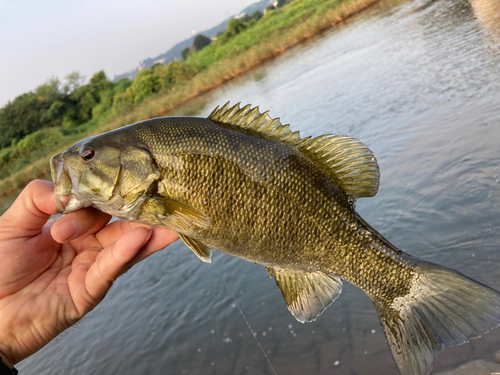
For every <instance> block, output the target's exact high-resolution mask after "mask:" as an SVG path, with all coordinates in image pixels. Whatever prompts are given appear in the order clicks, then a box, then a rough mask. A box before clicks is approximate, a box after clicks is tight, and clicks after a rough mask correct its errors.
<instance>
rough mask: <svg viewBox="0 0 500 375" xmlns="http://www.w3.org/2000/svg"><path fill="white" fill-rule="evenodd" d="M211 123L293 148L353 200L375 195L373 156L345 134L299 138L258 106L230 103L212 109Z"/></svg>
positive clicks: (376, 176)
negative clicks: (227, 125) (228, 125)
mask: <svg viewBox="0 0 500 375" xmlns="http://www.w3.org/2000/svg"><path fill="white" fill-rule="evenodd" d="M208 118H209V119H210V120H213V121H216V122H219V123H223V124H230V125H233V126H238V127H240V128H242V129H250V130H253V131H256V132H259V133H261V134H264V135H266V136H268V137H270V138H273V139H275V140H277V141H280V142H283V143H287V144H289V145H291V146H293V147H295V148H296V149H297V150H298V151H300V152H301V153H302V154H303V155H304V156H305V157H307V158H308V159H309V160H311V161H312V162H313V163H315V164H316V165H317V166H318V167H320V168H321V169H322V170H323V171H324V172H326V173H327V174H328V175H329V176H330V177H331V178H333V179H334V180H335V181H336V182H337V183H338V184H339V185H340V186H341V187H342V189H344V191H345V192H346V194H347V195H349V196H350V197H352V198H361V197H373V196H375V195H376V194H377V191H378V186H379V180H380V172H379V168H378V164H377V160H376V159H375V156H374V155H373V153H372V152H371V151H370V149H369V148H368V147H366V146H365V145H364V144H363V143H361V142H360V141H358V140H357V139H354V138H351V137H348V136H344V135H322V136H320V137H317V138H311V137H307V138H304V139H302V138H301V137H300V135H299V132H298V131H296V132H292V131H291V130H290V125H282V124H281V122H280V121H279V118H275V119H272V118H271V117H270V116H269V114H268V112H264V113H260V111H259V107H255V108H251V105H246V106H244V107H243V108H240V105H239V103H238V104H236V105H234V106H233V107H230V106H229V102H228V103H226V104H225V105H223V106H222V108H219V107H217V108H215V109H214V110H213V111H212V113H211V114H210V116H208Z"/></svg>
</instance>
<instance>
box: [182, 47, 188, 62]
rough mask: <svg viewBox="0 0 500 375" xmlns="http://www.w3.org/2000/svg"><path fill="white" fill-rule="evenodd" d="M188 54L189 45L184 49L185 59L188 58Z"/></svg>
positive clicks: (183, 56)
mask: <svg viewBox="0 0 500 375" xmlns="http://www.w3.org/2000/svg"><path fill="white" fill-rule="evenodd" d="M188 55H189V47H186V48H184V49H183V50H182V58H183V59H184V60H187V58H188Z"/></svg>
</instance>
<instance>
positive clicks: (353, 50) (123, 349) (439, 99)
mask: <svg viewBox="0 0 500 375" xmlns="http://www.w3.org/2000/svg"><path fill="white" fill-rule="evenodd" d="M499 14H500V6H499V5H498V2H496V0H471V2H470V3H469V2H468V1H466V0H437V1H436V0H432V1H424V0H416V1H407V2H401V1H400V2H398V1H395V2H392V3H391V2H382V3H379V4H378V5H376V6H375V7H372V8H371V9H369V10H367V11H365V12H363V13H362V14H360V15H359V16H357V17H355V18H353V19H351V20H349V21H348V22H346V23H345V24H343V25H341V26H340V27H337V28H335V29H332V30H330V31H328V32H327V33H325V34H323V35H322V36H320V37H317V38H315V39H314V40H312V41H310V42H308V43H307V44H304V45H301V46H299V47H296V48H294V49H292V50H290V51H288V52H287V53H285V54H284V55H282V56H281V57H279V58H277V59H276V60H274V61H271V62H269V63H266V64H265V65H263V66H261V67H260V68H258V69H256V70H254V71H252V72H250V73H248V74H246V75H245V76H243V77H241V78H239V79H236V80H234V81H232V82H230V83H229V84H227V85H225V86H224V87H221V88H219V89H217V90H215V91H213V92H210V93H209V94H207V95H204V96H203V97H201V98H199V99H197V100H195V101H193V102H191V103H189V104H188V105H187V106H185V107H183V108H180V109H179V110H178V111H177V112H176V113H175V114H176V115H189V116H206V115H208V113H210V111H211V110H212V109H213V107H215V106H216V105H217V104H223V103H225V102H226V101H228V100H230V101H231V102H233V103H236V102H238V101H241V102H242V103H243V104H247V103H251V104H254V105H260V106H261V108H262V109H264V110H265V109H270V110H271V115H272V116H273V117H275V116H276V117H281V119H282V122H283V123H291V124H292V129H294V130H300V131H301V134H302V135H314V136H317V135H320V134H324V133H336V134H348V135H350V136H353V137H355V138H359V139H361V140H362V141H363V142H364V143H365V144H367V145H368V146H369V147H370V148H371V149H372V150H373V151H374V153H375V155H376V157H377V158H378V161H379V164H380V169H381V186H380V191H379V193H378V195H377V196H376V197H375V198H371V199H361V200H360V201H359V202H358V205H357V209H358V211H359V212H360V213H361V215H362V216H363V217H364V218H365V219H366V220H367V221H368V222H369V223H370V224H371V225H372V226H374V227H375V228H376V229H377V230H378V231H380V232H381V233H382V234H384V235H385V236H386V237H387V238H388V239H389V240H390V241H391V242H393V243H394V244H395V245H396V246H398V247H400V248H402V249H404V250H406V251H407V252H409V253H411V254H413V255H415V256H418V257H421V258H424V259H427V260H430V261H433V262H436V263H440V264H442V265H446V266H448V267H451V268H455V269H457V270H459V271H461V272H463V273H465V274H467V275H469V276H470V277H473V278H475V279H477V280H479V281H481V282H483V283H485V284H487V285H490V286H492V287H494V288H496V289H500V278H499V277H498V276H499V274H500V272H499V266H500V252H499V250H500V147H499V145H500V47H499V45H500V30H499V25H500V19H499V16H498V15H499ZM289 230H290V231H293V228H289ZM226 283H227V286H226ZM346 284H347V283H346ZM228 288H229V290H228ZM232 294H233V295H234V298H235V299H233V296H232ZM471 298H473V296H471ZM237 304H239V305H240V306H241V309H242V311H243V312H244V314H245V316H246V319H248V321H249V323H250V325H251V327H252V329H253V331H254V332H255V333H256V335H257V338H258V341H259V342H260V343H261V345H262V348H263V350H264V351H265V352H266V354H267V356H268V358H269V360H270V362H271V363H272V365H273V366H274V368H275V370H276V373H277V374H280V375H281V374H340V375H343V374H349V375H354V374H359V375H361V374H371V375H374V374H381V375H391V374H398V372H397V369H396V367H395V365H394V362H393V360H392V357H391V353H390V351H389V348H388V346H387V344H386V343H385V339H384V336H383V333H382V331H381V328H380V325H379V322H378V318H377V314H376V312H375V309H374V308H373V306H372V304H371V302H370V300H369V299H368V297H367V296H365V294H364V293H363V292H362V291H361V290H359V289H357V288H356V287H353V286H352V285H349V284H348V285H345V287H344V291H343V293H342V296H341V297H340V298H339V299H338V300H337V301H336V302H335V303H334V304H333V305H332V306H330V307H329V308H328V309H327V310H326V312H325V313H324V314H323V315H322V316H320V317H319V318H318V320H317V321H316V322H314V323H309V324H300V323H298V322H297V321H296V320H295V319H294V318H293V317H292V315H291V314H290V313H289V312H288V310H287V308H286V305H285V303H284V301H283V297H282V296H281V293H280V291H279V290H278V288H277V287H276V285H275V282H274V280H272V279H270V278H269V276H268V274H267V271H266V270H265V269H264V267H262V266H259V265H255V264H252V263H248V262H245V261H243V260H240V259H236V258H232V257H229V256H226V255H224V254H220V253H215V254H214V261H213V263H212V264H211V265H208V264H205V263H202V262H201V261H200V260H199V259H198V258H197V257H196V256H195V255H194V254H192V252H191V251H190V250H189V249H188V248H186V247H185V246H184V245H183V244H182V243H180V242H178V243H176V244H174V245H172V246H170V247H169V248H167V249H166V250H164V251H162V252H160V253H158V254H156V255H154V256H153V257H151V258H150V259H148V260H147V261H145V262H143V263H142V264H140V265H138V266H136V267H134V268H133V269H132V270H131V271H129V272H128V273H127V274H126V275H125V276H124V277H122V278H120V279H119V280H118V281H117V283H116V284H115V286H114V287H113V288H112V290H111V291H110V292H109V294H108V296H107V297H106V299H105V300H104V301H103V302H102V303H101V304H100V305H99V306H98V307H97V308H96V309H95V310H94V311H93V312H92V313H91V314H89V315H88V316H87V317H86V318H85V319H83V320H82V321H81V322H80V323H78V324H77V326H76V327H74V328H72V329H70V330H69V331H68V332H66V333H64V334H63V335H61V337H59V338H58V339H57V340H55V341H54V342H52V343H51V344H49V345H48V346H47V347H46V348H44V349H43V350H41V351H40V352H39V353H37V354H36V355H34V356H32V357H31V358H28V359H26V360H25V361H23V362H22V363H20V364H19V366H18V367H19V369H20V370H21V373H23V374H134V375H135V374H212V375H215V374H272V370H271V368H270V366H269V364H268V362H267V360H266V358H265V357H264V355H263V353H262V352H261V349H260V348H259V346H258V345H257V343H256V340H255V339H254V337H253V336H252V333H251V332H250V330H249V328H248V326H247V323H246V322H245V320H244V318H243V317H242V315H241V314H240V312H239V309H238V307H237ZM498 350H500V329H497V330H496V331H492V332H491V333H490V334H488V335H486V336H484V337H483V338H481V339H478V340H474V341H473V342H471V343H469V344H467V345H463V346H461V347H456V348H451V349H446V350H444V351H443V352H442V353H441V355H440V356H439V357H438V359H437V361H436V363H435V366H434V371H433V373H438V372H441V371H445V370H450V369H453V368H456V367H458V366H460V365H461V364H464V363H467V362H469V361H472V360H475V359H485V360H488V361H494V354H495V352H497V351H498Z"/></svg>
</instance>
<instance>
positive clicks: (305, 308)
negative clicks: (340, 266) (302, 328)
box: [267, 267, 342, 323]
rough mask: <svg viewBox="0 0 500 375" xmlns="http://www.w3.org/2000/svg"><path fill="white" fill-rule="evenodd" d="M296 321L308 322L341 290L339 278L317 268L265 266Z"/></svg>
mask: <svg viewBox="0 0 500 375" xmlns="http://www.w3.org/2000/svg"><path fill="white" fill-rule="evenodd" d="M267 271H268V272H269V276H270V277H273V276H274V278H275V280H276V284H278V288H280V290H281V293H283V297H285V302H286V305H287V306H288V310H290V312H291V313H292V315H293V316H294V317H295V319H297V320H298V321H299V322H301V323H304V322H312V321H314V320H316V318H317V317H318V316H319V315H321V313H322V312H323V311H325V309H326V308H327V307H328V306H330V305H331V303H332V302H333V301H335V300H336V299H337V298H338V296H339V295H340V293H342V281H340V279H339V278H337V277H333V276H329V275H327V274H325V273H323V272H321V271H317V272H301V271H292V270H287V269H279V268H270V267H268V268H267Z"/></svg>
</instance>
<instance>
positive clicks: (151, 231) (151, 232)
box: [142, 229, 153, 246]
mask: <svg viewBox="0 0 500 375" xmlns="http://www.w3.org/2000/svg"><path fill="white" fill-rule="evenodd" d="M152 234H153V230H151V229H150V230H149V236H148V237H147V238H146V240H145V241H144V243H143V244H142V246H144V245H146V244H147V243H148V241H149V239H150V238H151V235H152Z"/></svg>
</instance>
